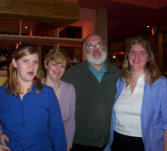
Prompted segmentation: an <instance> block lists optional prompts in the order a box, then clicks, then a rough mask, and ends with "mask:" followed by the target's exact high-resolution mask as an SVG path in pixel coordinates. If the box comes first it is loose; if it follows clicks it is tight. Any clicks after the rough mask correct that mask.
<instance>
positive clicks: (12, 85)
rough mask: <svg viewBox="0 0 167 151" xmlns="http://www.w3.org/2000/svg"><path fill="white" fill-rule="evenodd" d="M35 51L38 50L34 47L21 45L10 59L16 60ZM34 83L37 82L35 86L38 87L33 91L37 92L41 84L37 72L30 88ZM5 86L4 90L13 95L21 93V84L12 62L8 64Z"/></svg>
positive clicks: (40, 88)
mask: <svg viewBox="0 0 167 151" xmlns="http://www.w3.org/2000/svg"><path fill="white" fill-rule="evenodd" d="M35 53H37V54H38V51H37V50H36V49H35V48H34V47H32V46H22V47H19V48H18V49H16V50H15V51H14V52H13V56H12V59H15V60H16V61H17V60H18V59H20V58H22V57H24V56H27V55H31V54H35ZM35 83H36V84H37V87H38V89H37V90H36V92H35V93H36V94H38V93H39V92H40V91H41V90H42V84H41V79H40V75H39V73H37V74H36V75H35V77H34V80H33V84H32V86H31V89H32V87H33V85H34V84H35ZM5 87H6V92H7V93H9V94H13V95H15V96H18V95H19V94H22V91H21V84H20V82H19V80H18V78H17V69H16V68H15V67H14V66H13V64H12V62H11V63H10V66H9V72H8V79H7V81H6V83H5Z"/></svg>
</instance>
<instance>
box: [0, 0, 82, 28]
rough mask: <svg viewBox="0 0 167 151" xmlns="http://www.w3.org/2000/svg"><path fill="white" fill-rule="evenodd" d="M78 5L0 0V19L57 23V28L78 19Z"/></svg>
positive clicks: (45, 1) (48, 1) (44, 1)
mask: <svg viewBox="0 0 167 151" xmlns="http://www.w3.org/2000/svg"><path fill="white" fill-rule="evenodd" d="M79 9H80V8H79V4H78V3H69V2H61V1H57V0H0V17H3V18H6V19H21V20H34V21H39V22H50V23H53V22H54V23H57V24H58V25H59V26H61V25H62V26H63V25H65V24H69V23H72V22H74V21H76V20H78V19H79Z"/></svg>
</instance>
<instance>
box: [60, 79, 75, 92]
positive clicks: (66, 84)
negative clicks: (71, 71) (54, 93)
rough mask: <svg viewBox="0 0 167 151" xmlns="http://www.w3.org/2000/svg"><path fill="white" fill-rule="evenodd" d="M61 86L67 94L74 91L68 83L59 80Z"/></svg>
mask: <svg viewBox="0 0 167 151" xmlns="http://www.w3.org/2000/svg"><path fill="white" fill-rule="evenodd" d="M61 85H62V89H63V90H64V91H65V90H67V91H68V92H71V91H75V89H74V86H73V85H72V84H71V83H69V82H65V81H62V80H61Z"/></svg>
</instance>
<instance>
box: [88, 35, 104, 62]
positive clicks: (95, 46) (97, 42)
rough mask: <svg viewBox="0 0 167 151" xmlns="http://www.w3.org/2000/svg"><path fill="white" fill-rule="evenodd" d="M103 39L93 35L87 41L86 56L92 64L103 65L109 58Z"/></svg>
mask: <svg viewBox="0 0 167 151" xmlns="http://www.w3.org/2000/svg"><path fill="white" fill-rule="evenodd" d="M104 47H105V46H104V44H103V41H102V38H101V37H100V36H98V35H91V36H90V37H88V38H87V39H86V50H85V55H86V58H87V60H88V62H90V63H91V64H95V65H101V64H103V63H104V61H105V60H106V57H107V52H106V51H105V49H104Z"/></svg>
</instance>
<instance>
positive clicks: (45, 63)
mask: <svg viewBox="0 0 167 151" xmlns="http://www.w3.org/2000/svg"><path fill="white" fill-rule="evenodd" d="M44 66H45V69H47V67H48V66H47V62H46V61H44Z"/></svg>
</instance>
